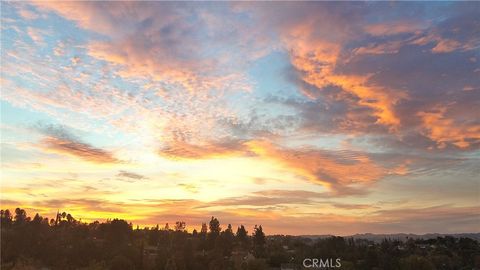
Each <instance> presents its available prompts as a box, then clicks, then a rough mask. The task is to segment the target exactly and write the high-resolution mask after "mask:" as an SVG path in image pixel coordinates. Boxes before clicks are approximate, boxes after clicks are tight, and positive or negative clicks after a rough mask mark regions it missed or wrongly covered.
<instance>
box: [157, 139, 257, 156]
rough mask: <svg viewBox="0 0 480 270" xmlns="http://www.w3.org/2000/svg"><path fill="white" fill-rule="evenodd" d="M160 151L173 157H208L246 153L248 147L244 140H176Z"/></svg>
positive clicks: (162, 154)
mask: <svg viewBox="0 0 480 270" xmlns="http://www.w3.org/2000/svg"><path fill="white" fill-rule="evenodd" d="M158 153H159V155H161V156H163V157H167V158H171V159H208V158H222V157H226V156H235V155H245V154H247V153H248V149H247V148H246V147H245V145H244V142H243V141H239V140H229V139H223V140H218V141H212V142H204V143H201V144H192V143H189V142H186V141H184V140H175V141H172V142H169V144H167V145H166V146H164V147H163V148H161V149H160V150H159V152H158Z"/></svg>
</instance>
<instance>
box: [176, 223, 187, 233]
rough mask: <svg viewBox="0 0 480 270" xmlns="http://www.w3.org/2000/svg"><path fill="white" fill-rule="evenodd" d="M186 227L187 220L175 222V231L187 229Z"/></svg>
mask: <svg viewBox="0 0 480 270" xmlns="http://www.w3.org/2000/svg"><path fill="white" fill-rule="evenodd" d="M186 227H187V225H186V224H185V221H177V222H176V223H175V231H177V232H183V231H185V228H186Z"/></svg>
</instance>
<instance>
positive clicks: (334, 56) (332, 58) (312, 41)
mask: <svg viewBox="0 0 480 270" xmlns="http://www.w3.org/2000/svg"><path fill="white" fill-rule="evenodd" d="M315 28H316V26H315V25H314V24H309V23H308V22H305V23H304V24H299V25H298V26H296V27H293V28H292V29H290V32H288V33H285V34H284V35H285V40H286V41H285V42H286V43H287V46H288V47H289V48H290V50H291V62H292V64H293V66H294V67H295V69H296V70H298V71H299V72H300V74H301V75H300V76H301V79H302V80H303V81H304V82H305V83H307V84H309V85H312V86H315V87H316V88H318V91H319V92H321V91H322V89H323V88H326V87H329V86H332V85H334V86H337V87H339V88H341V89H342V90H343V91H345V92H347V93H350V94H353V95H354V96H355V97H357V98H358V99H359V101H358V105H360V106H364V107H368V108H371V109H372V110H373V116H374V117H376V119H377V123H378V124H381V125H384V126H387V127H389V128H390V129H391V130H395V129H396V128H398V126H399V125H400V119H399V117H398V116H397V115H396V114H395V111H394V106H395V104H396V103H397V102H398V101H400V100H401V99H404V98H407V95H406V93H405V92H403V91H399V90H395V89H387V88H384V87H381V86H378V85H374V84H373V83H371V82H370V80H369V79H370V77H371V75H366V76H365V75H354V74H353V75H350V74H349V75H347V74H341V73H339V72H337V71H336V66H337V65H338V64H339V63H340V62H341V58H340V53H341V50H342V45H343V44H341V43H339V42H334V41H329V40H328V39H327V38H325V39H322V36H320V37H316V36H314V35H313V32H314V31H315ZM397 46H398V45H395V44H393V45H391V46H390V48H370V49H369V50H368V51H366V52H369V53H372V52H377V51H378V50H380V49H381V50H387V51H388V50H396V47H397ZM366 52H364V53H366ZM304 94H306V95H307V96H308V97H310V98H315V93H311V92H309V93H305V92H304Z"/></svg>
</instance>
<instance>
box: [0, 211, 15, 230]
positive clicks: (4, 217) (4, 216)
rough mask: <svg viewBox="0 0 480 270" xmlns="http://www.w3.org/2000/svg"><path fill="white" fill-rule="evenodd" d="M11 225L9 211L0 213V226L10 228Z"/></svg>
mask: <svg viewBox="0 0 480 270" xmlns="http://www.w3.org/2000/svg"><path fill="white" fill-rule="evenodd" d="M11 224H12V214H11V213H10V210H8V209H7V210H5V211H4V210H2V212H1V225H2V227H3V226H10V225H11Z"/></svg>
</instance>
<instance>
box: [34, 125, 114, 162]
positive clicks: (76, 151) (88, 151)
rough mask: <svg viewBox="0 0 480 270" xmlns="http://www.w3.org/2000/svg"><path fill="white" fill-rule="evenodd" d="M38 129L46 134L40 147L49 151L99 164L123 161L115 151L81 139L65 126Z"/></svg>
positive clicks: (40, 127)
mask: <svg viewBox="0 0 480 270" xmlns="http://www.w3.org/2000/svg"><path fill="white" fill-rule="evenodd" d="M38 130H39V131H41V132H43V133H44V134H45V135H46V136H45V138H43V139H42V140H41V144H40V147H41V148H42V149H44V150H45V151H47V152H52V153H57V154H61V155H69V156H73V157H77V158H80V159H83V160H86V161H89V162H93V163H98V164H104V163H107V164H108V163H121V161H120V160H119V159H117V158H115V157H114V155H113V153H111V152H109V151H107V150H103V149H100V148H96V147H94V146H92V145H90V144H88V143H84V142H82V141H80V140H79V139H78V138H76V137H75V136H73V135H71V134H70V133H69V132H68V131H67V130H66V129H65V127H61V126H59V127H56V126H51V125H50V126H39V127H38Z"/></svg>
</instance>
